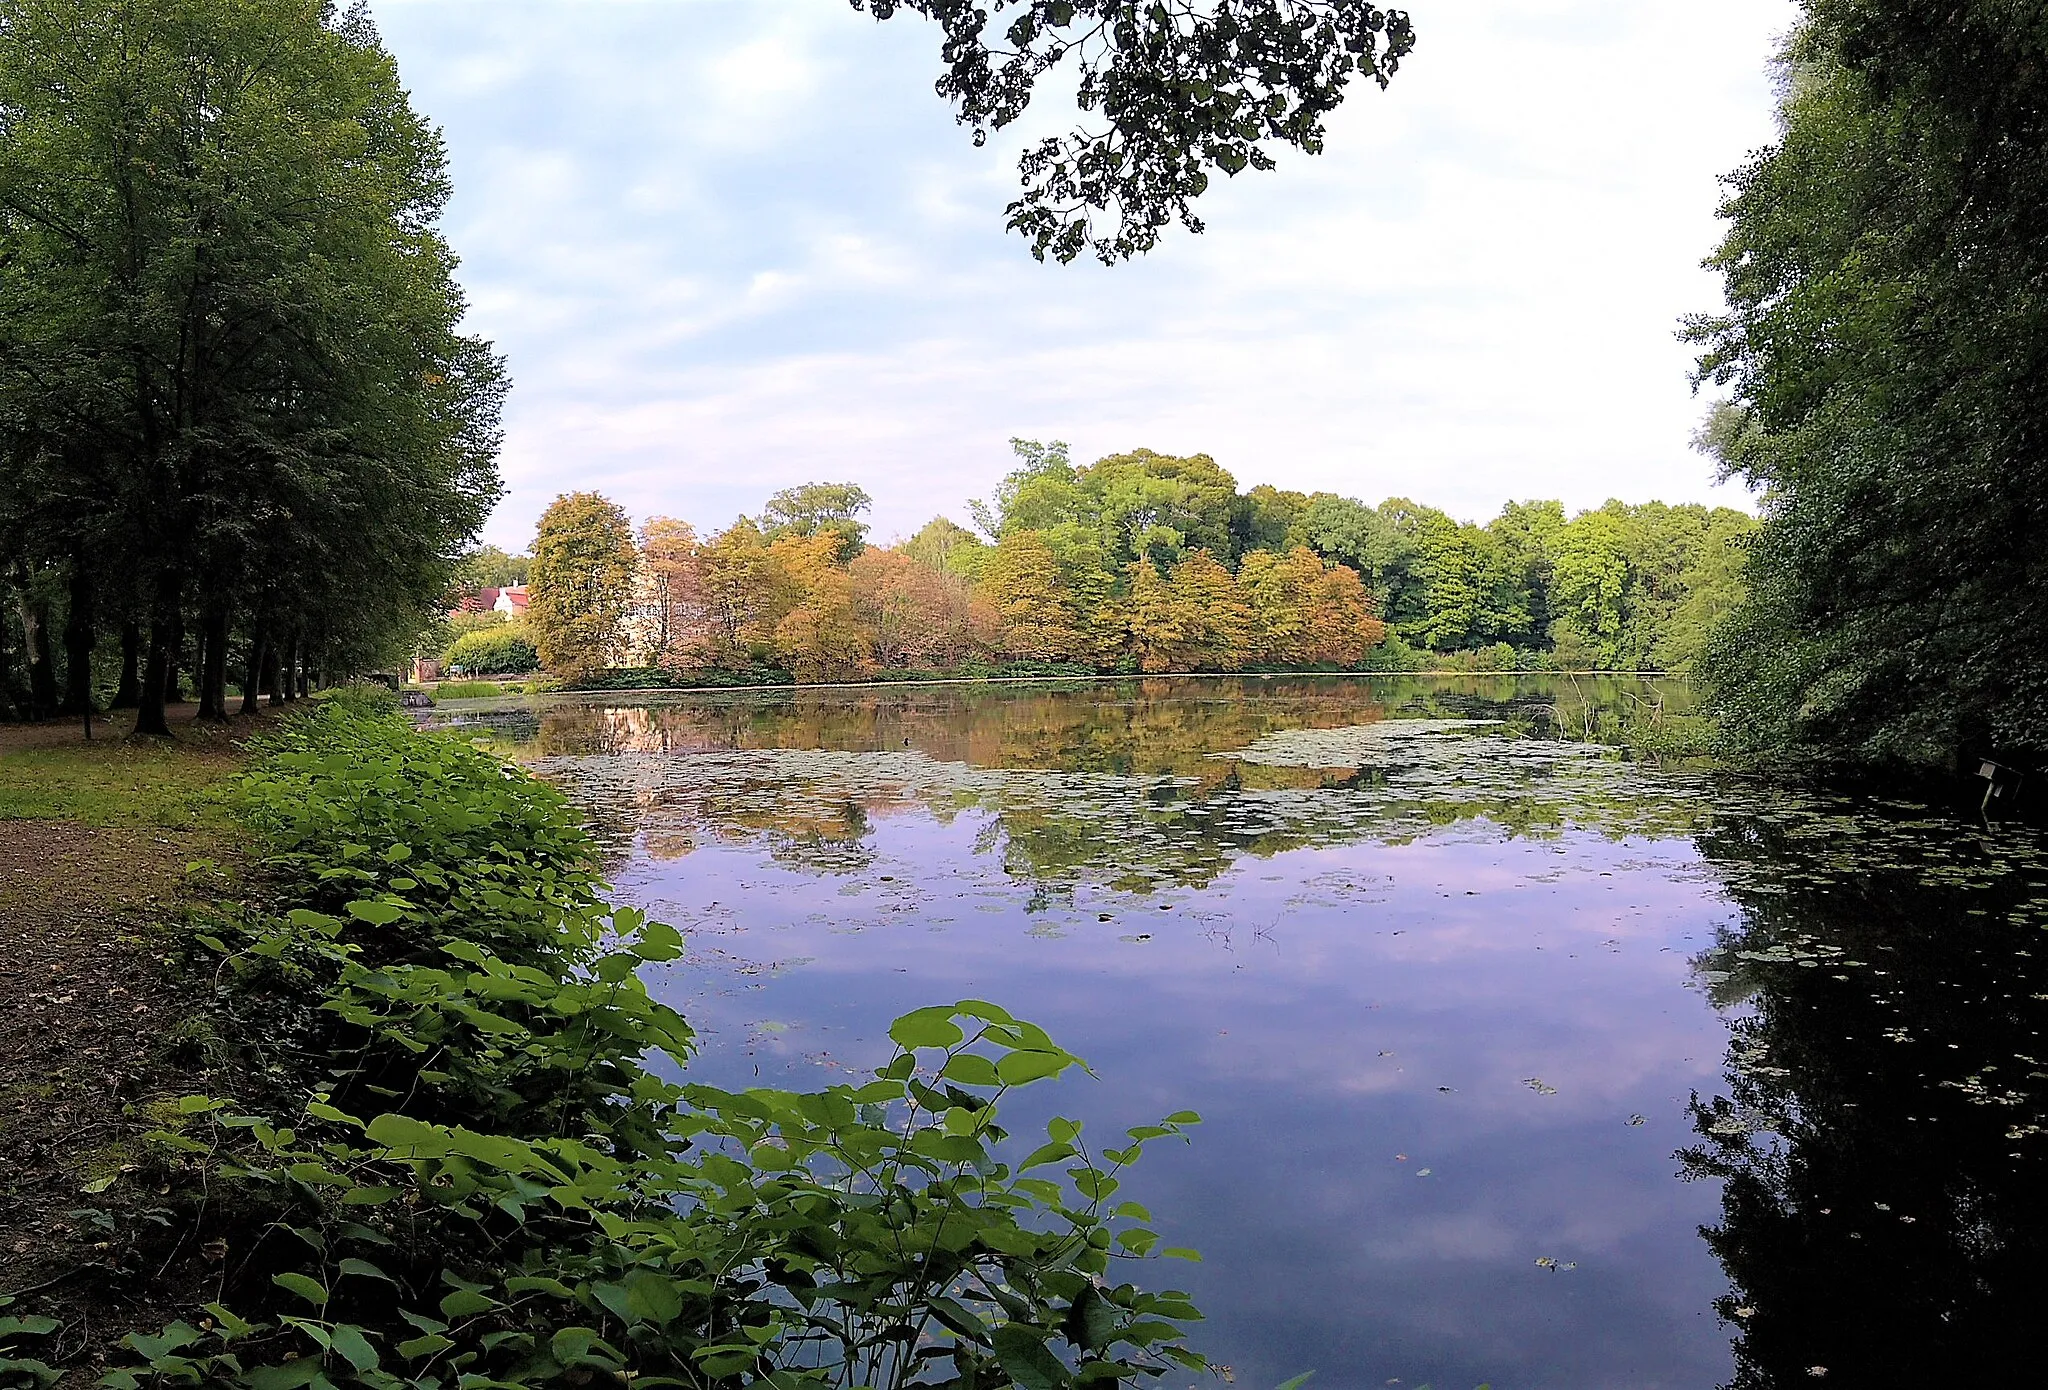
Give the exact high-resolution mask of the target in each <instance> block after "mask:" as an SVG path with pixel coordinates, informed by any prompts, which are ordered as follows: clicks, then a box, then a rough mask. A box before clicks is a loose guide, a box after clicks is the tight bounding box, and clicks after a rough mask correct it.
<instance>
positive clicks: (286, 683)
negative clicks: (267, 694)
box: [279, 628, 299, 704]
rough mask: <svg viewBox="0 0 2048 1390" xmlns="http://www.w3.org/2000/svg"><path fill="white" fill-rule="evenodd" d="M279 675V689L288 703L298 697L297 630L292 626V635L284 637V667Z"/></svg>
mask: <svg viewBox="0 0 2048 1390" xmlns="http://www.w3.org/2000/svg"><path fill="white" fill-rule="evenodd" d="M279 675H280V676H281V677H282V679H281V681H280V682H279V686H280V689H281V690H282V691H283V693H284V698H285V703H287V704H289V703H291V702H292V701H293V700H296V699H298V698H299V630H298V629H297V628H293V629H292V635H291V636H290V637H287V638H286V639H285V643H284V669H283V670H282V671H281V672H279Z"/></svg>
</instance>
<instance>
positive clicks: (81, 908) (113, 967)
mask: <svg viewBox="0 0 2048 1390" xmlns="http://www.w3.org/2000/svg"><path fill="white" fill-rule="evenodd" d="M251 731H252V730H251V728H250V726H248V725H243V726H241V727H239V728H235V729H229V730H224V731H223V730H210V731H206V732H204V733H198V734H194V735H192V736H189V737H187V738H184V739H181V740H180V741H179V743H178V745H177V746H175V747H173V748H169V749H166V748H165V747H164V746H162V745H133V744H129V745H127V746H123V745H124V741H123V740H121V739H120V738H119V737H118V734H119V732H120V729H119V726H118V725H116V726H115V728H113V729H106V728H104V727H103V729H102V730H101V731H99V732H101V733H102V734H103V735H105V734H114V735H115V737H113V738H104V737H103V739H102V740H96V746H95V747H92V748H87V747H86V746H85V745H84V744H83V741H82V739H81V736H80V731H79V729H78V727H77V726H76V725H64V726H57V725H40V726H27V727H23V726H11V727H10V726H0V796H4V795H6V794H7V793H8V792H10V791H11V792H12V794H13V798H14V801H13V804H15V805H17V806H22V805H27V806H30V807H34V806H38V805H43V804H49V805H51V806H55V807H58V808H60V809H63V808H68V809H75V810H76V811H78V812H79V813H80V814H83V815H84V816H85V818H86V819H88V820H90V821H93V822H95V823H82V821H81V820H79V819H45V818H28V819H23V818H12V819H9V818H0V1294H6V1293H14V1292H19V1291H23V1290H28V1289H38V1288H39V1287H40V1292H38V1293H37V1294H36V1295H35V1296H34V1297H32V1298H31V1299H28V1300H25V1301H24V1304H23V1305H18V1306H16V1307H15V1308H13V1309H10V1310H9V1311H10V1313H20V1312H24V1311H28V1310H29V1308H30V1307H33V1309H34V1310H35V1311H38V1312H46V1313H50V1314H52V1315H53V1316H57V1317H60V1318H62V1319H63V1320H64V1322H65V1326H64V1329H63V1331H62V1332H61V1334H59V1335H60V1338H61V1342H62V1345H61V1346H60V1347H48V1346H46V1347H45V1348H44V1349H43V1353H42V1354H43V1355H44V1357H45V1359H49V1360H53V1361H54V1360H59V1359H60V1358H59V1357H58V1356H54V1355H51V1354H50V1353H52V1352H59V1351H71V1350H75V1349H77V1348H80V1347H94V1348H105V1347H108V1346H111V1345H112V1344H113V1343H114V1342H116V1341H118V1339H119V1337H120V1336H121V1335H122V1333H124V1332H125V1331H127V1330H129V1329H131V1328H135V1327H143V1326H149V1327H151V1329H152V1330H154V1327H155V1326H158V1325H161V1315H162V1314H163V1312H164V1311H165V1310H164V1308H162V1307H160V1306H157V1304H158V1301H159V1300H160V1299H161V1298H162V1297H163V1296H164V1293H165V1290H166V1281H165V1279H164V1275H165V1274H166V1272H167V1271H165V1270H164V1268H163V1263H164V1254H165V1251H164V1249H163V1244H162V1242H161V1240H157V1239H152V1236H153V1235H157V1234H159V1233H160V1232H161V1230H162V1228H161V1227H160V1226H158V1225H156V1224H155V1223H154V1222H152V1221H151V1219H150V1217H149V1208H150V1205H151V1198H152V1195H153V1194H152V1193H151V1192H149V1191H147V1190H145V1186H144V1178H143V1176H142V1173H141V1170H140V1169H139V1168H138V1166H137V1159H138V1158H139V1157H140V1156H141V1150H140V1147H139V1145H138V1143H137V1138H138V1136H139V1135H140V1134H141V1133H142V1132H144V1131H145V1130H148V1129H152V1128H156V1127H158V1122H157V1121H155V1120H154V1119H152V1118H151V1115H150V1113H149V1112H150V1109H151V1104H152V1102H155V1101H160V1100H163V1099H165V1098H168V1097H174V1096H176V1095H179V1094H183V1093H185V1092H187V1091H188V1090H193V1089H199V1087H200V1084H201V1082H202V1076H201V1075H200V1072H201V1071H202V1070H203V1058H202V1056H201V1054H202V1053H203V1045H202V1044H203V1036H204V1034H203V1031H202V1030H201V1027H200V1025H199V1024H198V1023H197V1022H196V1020H197V1018H198V1015H199V1008H198V1001H197V999H196V997H195V991H194V988H193V986H192V984H191V983H190V982H189V981H184V980H181V979H179V978H178V977H177V974H176V972H175V971H174V970H173V969H172V968H170V966H169V964H168V962H167V959H166V951H167V945H168V943H169V942H170V941H171V940H172V939H173V938H172V935H171V932H170V929H169V924H170V923H172V922H174V921H176V920H177V918H178V914H179V913H180V911H181V910H182V902H183V900H184V899H185V898H186V897H187V896H188V895H189V893H190V892H191V891H192V887H191V880H190V878H189V876H188V874H187V869H186V866H187V864H188V863H189V862H191V861H193V860H201V859H214V860H222V859H227V858H229V857H230V854H229V852H228V850H227V849H226V848H225V841H224V836H223V834H222V831H221V829H220V827H219V824H218V817H217V816H216V817H205V816H200V815H197V814H194V813H189V812H188V810H187V808H186V806H185V805H184V802H183V801H181V800H180V799H179V798H180V797H183V796H184V795H185V793H186V792H187V791H188V790H190V791H191V793H192V795H191V796H190V797H187V798H186V799H187V800H196V799H197V798H198V797H199V795H200V794H201V793H203V792H205V791H206V790H207V789H209V788H210V787H211V786H212V785H213V784H215V783H217V782H218V781H219V780H221V779H222V778H224V777H226V776H227V775H228V774H229V773H230V772H232V771H233V770H234V768H235V767H236V766H238V765H239V763H240V761H241V756H242V754H241V750H240V748H239V746H238V743H239V740H240V738H241V737H242V736H245V735H246V734H247V733H248V732H251ZM180 732H181V733H183V732H184V730H183V729H181V730H180ZM17 754H19V755H25V756H19V757H16V756H13V755H17ZM166 785H172V786H174V787H175V791H176V794H175V795H169V796H167V795H166V794H165V793H164V791H163V788H164V787H165V786H166ZM38 798H40V800H39V799H38ZM124 807H132V808H134V816H133V819H128V820H126V821H125V823H124V818H123V808H124ZM164 822H170V823H164ZM190 1258H192V1257H191V1255H190V1252H184V1254H183V1255H182V1256H181V1259H182V1260H184V1261H186V1262H189V1260H190ZM189 1282H190V1281H189V1279H182V1278H172V1279H171V1280H169V1284H170V1285H172V1286H176V1285H179V1284H186V1285H189Z"/></svg>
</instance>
